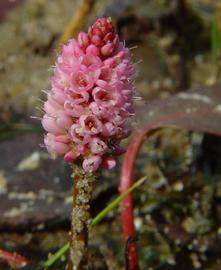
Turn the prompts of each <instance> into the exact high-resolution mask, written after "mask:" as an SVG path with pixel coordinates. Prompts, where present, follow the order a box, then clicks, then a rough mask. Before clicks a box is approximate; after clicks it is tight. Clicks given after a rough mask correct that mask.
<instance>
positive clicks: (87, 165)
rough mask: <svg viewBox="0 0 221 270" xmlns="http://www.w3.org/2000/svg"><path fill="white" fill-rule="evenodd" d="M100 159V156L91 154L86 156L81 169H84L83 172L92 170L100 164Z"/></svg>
mask: <svg viewBox="0 0 221 270" xmlns="http://www.w3.org/2000/svg"><path fill="white" fill-rule="evenodd" d="M101 161H102V159H101V157H100V156H92V157H89V158H86V159H85V160H84V161H83V164H82V166H83V169H84V170H85V172H94V171H96V170H97V169H98V167H99V166H100V164H101Z"/></svg>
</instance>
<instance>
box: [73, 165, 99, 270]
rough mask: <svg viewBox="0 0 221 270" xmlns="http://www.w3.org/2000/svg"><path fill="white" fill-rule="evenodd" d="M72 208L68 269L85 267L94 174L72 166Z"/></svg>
mask: <svg viewBox="0 0 221 270" xmlns="http://www.w3.org/2000/svg"><path fill="white" fill-rule="evenodd" d="M73 177H74V189H73V210H72V216H71V239H70V258H69V264H68V270H83V269H86V267H87V245H88V229H89V225H90V222H91V215H90V204H91V197H92V190H93V185H94V182H95V178H96V177H95V175H94V174H91V173H85V172H84V170H83V169H82V168H81V167H80V166H75V167H74V173H73Z"/></svg>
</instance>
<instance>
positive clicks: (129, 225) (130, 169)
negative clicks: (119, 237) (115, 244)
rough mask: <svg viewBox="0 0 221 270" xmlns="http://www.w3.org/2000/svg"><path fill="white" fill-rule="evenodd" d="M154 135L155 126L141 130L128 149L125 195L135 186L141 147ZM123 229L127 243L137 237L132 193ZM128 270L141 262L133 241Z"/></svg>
mask: <svg viewBox="0 0 221 270" xmlns="http://www.w3.org/2000/svg"><path fill="white" fill-rule="evenodd" d="M148 131H150V132H149V134H148V135H149V136H150V135H152V134H153V133H154V132H155V131H156V129H154V126H153V125H148V126H147V127H145V128H143V129H141V130H140V131H139V132H138V133H136V135H135V136H134V138H133V140H132V142H131V143H130V145H129V147H128V148H127V152H126V154H125V156H124V160H123V165H122V169H121V179H120V181H121V182H120V192H121V193H123V192H125V191H126V190H128V188H130V187H131V186H132V184H133V180H132V178H133V173H134V164H135V161H136V158H137V155H138V153H139V150H140V147H141V146H142V144H143V141H144V140H145V138H146V136H147V132H148ZM121 219H122V227H123V237H124V241H125V243H127V241H128V239H129V238H131V237H133V236H135V227H134V214H133V200H132V195H131V193H130V194H129V195H128V196H127V197H126V198H125V199H124V200H123V201H122V211H121ZM127 254H128V258H127V259H128V269H127V270H138V269H139V262H138V255H137V245H136V242H135V241H133V242H131V244H130V245H129V247H128V251H127Z"/></svg>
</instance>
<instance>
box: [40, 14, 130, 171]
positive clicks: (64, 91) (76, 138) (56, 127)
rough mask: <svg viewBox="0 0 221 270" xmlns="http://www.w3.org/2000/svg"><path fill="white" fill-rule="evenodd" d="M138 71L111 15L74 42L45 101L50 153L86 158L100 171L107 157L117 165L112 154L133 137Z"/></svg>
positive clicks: (60, 58) (59, 61)
mask: <svg viewBox="0 0 221 270" xmlns="http://www.w3.org/2000/svg"><path fill="white" fill-rule="evenodd" d="M134 74H135V72H134V66H133V64H132V63H131V60H130V54H129V50H128V49H127V48H126V47H125V46H124V43H123V42H121V41H119V37H118V35H117V33H116V32H115V28H114V26H113V24H112V22H111V20H110V19H109V18H105V17H102V18H99V19H98V20H96V22H95V23H94V24H93V25H92V26H91V27H89V29H88V31H87V32H86V33H84V32H80V33H79V34H78V36H77V39H76V40H75V39H71V40H69V42H68V43H67V44H66V45H64V46H63V47H62V52H61V54H60V55H59V56H58V57H57V61H56V64H55V68H54V74H53V76H52V78H51V80H50V81H51V89H50V90H49V93H48V95H47V101H46V102H45V104H44V111H45V115H44V116H43V119H42V125H43V127H44V129H45V130H46V131H47V135H46V136H45V144H46V146H47V149H48V152H49V153H51V154H52V155H53V156H55V155H61V156H63V157H64V159H65V160H66V161H68V162H73V163H74V162H75V160H76V162H77V163H78V164H79V162H80V161H82V160H84V162H83V167H84V169H85V170H86V171H95V170H97V169H98V168H99V166H100V165H101V163H102V161H104V160H106V161H105V162H106V163H107V165H106V167H107V168H111V167H113V166H114V162H115V161H113V159H107V156H106V155H107V153H108V155H110V156H111V155H114V154H121V153H122V152H123V151H121V150H120V149H118V145H120V142H121V140H122V139H124V138H126V137H127V136H129V132H128V130H129V127H128V126H127V123H128V122H129V121H127V120H128V119H129V118H130V117H132V116H133V113H134V109H133V94H134V85H133V82H134ZM113 143H114V144H116V145H117V146H116V147H115V146H114V145H113ZM119 148H120V146H119ZM105 162H104V163H105Z"/></svg>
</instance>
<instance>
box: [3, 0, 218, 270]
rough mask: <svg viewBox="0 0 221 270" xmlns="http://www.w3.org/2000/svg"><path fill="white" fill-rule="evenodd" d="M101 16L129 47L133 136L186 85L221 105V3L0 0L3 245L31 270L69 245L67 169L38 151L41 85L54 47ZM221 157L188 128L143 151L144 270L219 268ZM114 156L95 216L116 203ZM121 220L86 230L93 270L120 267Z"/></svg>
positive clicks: (140, 216) (140, 221)
mask: <svg viewBox="0 0 221 270" xmlns="http://www.w3.org/2000/svg"><path fill="white" fill-rule="evenodd" d="M99 16H108V17H109V16H110V17H111V18H112V21H113V23H114V25H115V26H116V27H117V31H118V33H119V35H120V38H121V39H122V40H125V42H126V45H127V46H128V47H129V48H131V53H132V55H133V56H132V59H133V62H134V64H135V65H136V68H137V76H136V89H137V96H139V97H142V100H141V101H137V102H136V107H137V110H138V117H135V118H134V119H133V126H134V128H135V129H137V128H139V127H141V126H142V125H143V124H144V123H145V122H148V120H149V117H150V110H151V109H152V108H153V106H154V104H158V105H157V106H159V110H161V111H162V113H163V105H162V104H164V102H167V101H168V100H170V98H174V99H175V103H176V97H177V95H179V93H180V92H184V93H186V91H188V89H195V87H198V88H197V89H198V92H197V95H201V94H200V90H201V88H202V89H210V86H212V85H216V86H215V88H214V89H215V90H214V91H215V93H216V95H217V96H216V95H214V97H213V98H214V100H215V102H216V103H217V106H218V105H219V104H220V102H221V96H220V95H219V92H220V91H221V88H220V86H221V85H220V83H219V81H220V76H221V62H220V49H221V40H220V38H221V34H220V33H221V2H220V1H219V0H217V1H215V0H214V1H212V0H136V1H133V0H108V1H104V0H87V1H86V0H79V1H75V0H62V1H61V0H53V1H46V0H32V1H31V0H11V1H10V0H0V37H1V38H0V217H1V218H0V248H2V249H5V250H9V251H12V252H14V251H17V252H19V253H21V254H23V255H25V256H26V257H28V258H29V259H31V260H32V261H33V262H36V264H38V262H40V261H42V260H44V259H46V258H47V254H48V252H53V251H55V250H56V249H57V248H59V247H60V246H61V245H62V244H64V243H65V242H66V241H67V240H68V229H69V215H70V209H71V188H72V180H71V178H70V176H69V175H70V172H71V169H70V167H69V165H67V164H64V162H63V161H62V160H60V159H56V160H52V159H51V158H50V157H49V155H48V154H47V153H46V151H45V149H44V148H43V147H41V146H42V143H43V130H42V128H41V125H40V120H39V119H38V118H40V117H41V115H42V102H43V101H44V100H45V94H44V93H43V92H42V91H41V90H47V89H49V87H50V84H49V82H50V76H51V74H52V67H53V65H54V62H55V59H56V56H57V54H58V53H59V49H60V44H61V43H63V42H66V41H67V39H69V38H71V37H74V36H75V35H76V34H77V33H78V32H79V31H82V30H86V29H87V27H88V26H89V25H90V24H91V23H92V22H94V21H95V19H96V18H97V17H99ZM208 93H210V91H209V90H208ZM211 93H212V92H211ZM208 95H209V94H208ZM195 97H196V96H195ZM164 100H165V101H164ZM155 102H156V103H155ZM168 104H169V103H168ZM160 106H162V109H161V107H160ZM184 109H185V108H184ZM187 109H188V108H187ZM219 110H220V108H219ZM139 111H142V114H139ZM31 116H34V117H32V118H31ZM220 119H221V118H220ZM205 121H207V120H206V119H205ZM217 125H220V123H219V122H217ZM185 127H186V126H185ZM187 127H188V126H187ZM208 128H209V125H208ZM220 129H221V128H220ZM196 130H200V128H196ZM208 132H209V130H208ZM129 140H130V139H129ZM129 140H128V141H129ZM128 141H127V142H125V146H126V145H127V144H128ZM220 153H221V141H220V139H219V137H218V136H212V135H207V134H206V135H205V134H202V133H195V132H190V131H187V130H186V129H185V130H173V129H169V128H167V129H164V130H163V131H160V132H158V133H157V134H156V135H154V136H153V138H151V139H150V140H149V141H148V142H146V143H145V144H144V146H143V148H142V150H141V153H140V155H139V158H138V160H137V164H136V166H137V168H138V169H137V172H135V179H138V177H140V176H142V175H148V179H150V180H149V181H148V182H146V183H145V184H144V185H142V187H140V188H139V189H138V190H136V191H135V205H136V209H135V216H136V217H135V225H136V228H137V231H138V236H139V240H138V246H139V254H140V265H141V269H149V270H152V269H154V270H161V269H163V270H177V269H179V270H181V269H183V270H184V269H185V270H186V269H188V270H191V269H206V270H219V269H221V259H220V258H221V256H220V255H221V181H220V180H221V174H220V173H221V171H220V168H221V166H220V165H221V158H220ZM121 159H122V158H120V160H119V162H118V164H119V165H118V167H117V169H116V170H114V171H113V172H111V173H110V172H106V171H105V172H102V175H101V177H100V179H99V185H98V187H97V188H96V190H95V192H94V202H93V207H92V208H93V209H92V214H93V215H95V214H96V213H98V212H99V211H100V210H101V209H103V208H104V206H105V205H106V204H107V203H108V202H109V201H110V200H111V199H112V198H113V197H116V196H117V194H118V190H117V189H118V184H119V174H120V164H121ZM118 216H119V215H118ZM118 216H117V215H116V213H113V214H110V215H108V217H107V219H106V220H105V221H104V222H102V223H101V224H100V225H99V226H97V227H96V229H95V230H93V232H92V236H91V238H92V240H91V246H92V247H91V248H92V251H93V252H94V255H93V256H92V259H91V260H92V261H94V262H95V263H97V262H99V261H100V262H102V263H101V265H103V266H100V268H98V267H97V266H96V267H97V268H96V267H95V266H94V268H92V269H111V270H114V269H116V270H117V269H124V267H123V265H124V252H125V250H124V245H123V243H122V241H121V225H120V220H119V217H118ZM110 231H111V232H113V233H112V234H110V233H108V232H110ZM63 264H64V263H62V262H60V266H59V267H60V268H59V269H63V268H62V267H63ZM28 267H29V266H27V267H26V268H24V269H37V268H38V267H37V266H33V267H34V268H28ZM102 267H103V268H102ZM105 267H106V268H105ZM0 269H4V270H5V269H11V268H10V266H8V265H7V264H6V262H2V263H1V262H0ZM39 269H40V268H39Z"/></svg>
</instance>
